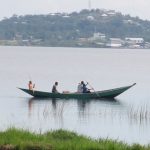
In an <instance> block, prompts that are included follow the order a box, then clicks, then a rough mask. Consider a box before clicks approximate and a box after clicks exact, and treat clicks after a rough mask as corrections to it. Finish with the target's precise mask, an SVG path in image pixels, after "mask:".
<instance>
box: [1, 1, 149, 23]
mask: <svg viewBox="0 0 150 150" xmlns="http://www.w3.org/2000/svg"><path fill="white" fill-rule="evenodd" d="M90 1H91V8H99V9H111V10H116V11H117V12H121V13H123V14H130V15H131V16H138V17H140V18H142V19H147V20H150V0H90ZM88 8H89V0H0V19H3V18H4V17H11V16H12V15H13V14H16V15H26V14H48V13H55V12H73V11H80V10H82V9H88Z"/></svg>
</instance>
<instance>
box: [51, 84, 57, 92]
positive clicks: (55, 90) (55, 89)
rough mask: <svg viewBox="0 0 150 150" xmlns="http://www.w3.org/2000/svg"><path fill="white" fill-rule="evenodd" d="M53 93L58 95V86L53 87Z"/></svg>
mask: <svg viewBox="0 0 150 150" xmlns="http://www.w3.org/2000/svg"><path fill="white" fill-rule="evenodd" d="M52 93H58V91H57V88H56V85H53V88H52Z"/></svg>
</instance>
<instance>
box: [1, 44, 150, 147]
mask: <svg viewBox="0 0 150 150" xmlns="http://www.w3.org/2000/svg"><path fill="white" fill-rule="evenodd" d="M29 80H32V81H33V82H34V83H35V84H36V89H38V90H44V91H51V88H52V85H53V83H54V82H55V81H58V82H59V91H60V92H61V91H63V90H69V91H76V88H77V84H78V83H79V81H81V80H85V81H88V82H89V83H90V84H91V85H92V86H93V87H94V88H95V90H104V89H110V88H116V87H120V86H126V85H130V84H133V83H134V82H136V83H137V85H136V86H135V87H133V88H131V89H129V90H128V91H126V92H125V93H123V94H122V95H120V96H118V97H117V98H116V100H115V101H113V102H112V101H109V100H94V99H93V100H88V101H86V100H84V101H83V100H75V99H71V100H52V99H33V98H32V97H30V96H29V95H27V94H25V93H23V92H22V91H20V90H18V89H17V88H16V87H24V88H26V87H27V83H28V81H29ZM0 83H1V86H0V103H1V105H0V130H5V129H7V128H8V127H12V126H13V127H14V126H15V127H19V128H24V129H29V130H31V131H36V132H41V131H42V132H46V131H48V130H51V129H60V128H62V129H67V130H70V131H76V132H78V133H80V134H84V135H87V136H90V137H92V138H110V139H118V140H120V141H124V142H128V143H135V142H136V143H140V144H149V143H150V138H149V137H150V50H129V49H124V50H119V49H80V48H31V47H0Z"/></svg>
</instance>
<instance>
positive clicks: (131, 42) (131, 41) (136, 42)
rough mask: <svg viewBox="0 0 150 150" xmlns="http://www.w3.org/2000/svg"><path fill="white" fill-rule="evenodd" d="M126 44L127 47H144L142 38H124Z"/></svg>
mask: <svg viewBox="0 0 150 150" xmlns="http://www.w3.org/2000/svg"><path fill="white" fill-rule="evenodd" d="M125 43H126V46H128V47H129V48H143V47H144V39H143V38H129V37H126V38H125Z"/></svg>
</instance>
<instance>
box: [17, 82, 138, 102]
mask: <svg viewBox="0 0 150 150" xmlns="http://www.w3.org/2000/svg"><path fill="white" fill-rule="evenodd" d="M135 84H136V83H134V84H132V85H130V86H124V87H120V88H115V89H109V90H103V91H95V92H91V93H67V94H65V93H50V92H43V91H36V90H35V91H32V90H28V89H23V88H19V89H20V90H22V91H24V92H25V93H28V94H29V95H31V96H33V97H36V98H53V99H55V98H60V99H101V98H114V97H116V96H118V95H120V94H121V93H123V92H125V91H126V90H128V89H129V88H131V87H133V86H134V85H135Z"/></svg>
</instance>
